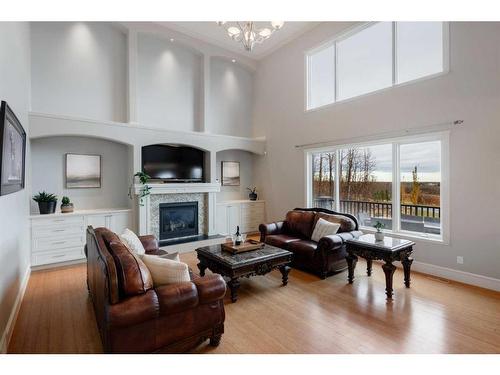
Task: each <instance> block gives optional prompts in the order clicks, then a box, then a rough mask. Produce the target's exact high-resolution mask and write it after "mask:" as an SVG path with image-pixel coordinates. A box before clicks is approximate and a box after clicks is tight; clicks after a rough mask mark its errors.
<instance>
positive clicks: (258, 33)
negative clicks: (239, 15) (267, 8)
mask: <svg viewBox="0 0 500 375" xmlns="http://www.w3.org/2000/svg"><path fill="white" fill-rule="evenodd" d="M284 24H285V23H284V22H282V21H273V22H271V26H270V27H263V28H260V29H259V28H257V27H256V26H255V23H254V22H250V21H245V22H226V21H219V22H217V25H219V26H221V27H224V29H226V32H227V35H228V36H229V37H230V38H231V39H233V40H234V41H235V42H238V43H242V44H243V46H244V47H245V50H247V51H251V50H252V49H253V46H254V45H255V44H256V43H257V44H260V43H262V42H264V41H265V40H266V39H269V37H270V36H271V35H272V34H273V33H274V32H276V31H278V30H279V29H281V28H282V27H283V25H284Z"/></svg>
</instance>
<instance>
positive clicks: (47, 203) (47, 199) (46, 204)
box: [33, 191, 57, 215]
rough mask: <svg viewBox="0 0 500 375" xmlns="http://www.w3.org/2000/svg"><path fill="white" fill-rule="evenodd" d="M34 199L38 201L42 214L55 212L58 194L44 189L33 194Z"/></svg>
mask: <svg viewBox="0 0 500 375" xmlns="http://www.w3.org/2000/svg"><path fill="white" fill-rule="evenodd" d="M33 200H34V201H35V202H37V203H38V209H39V210H40V215H46V214H53V213H54V212H56V207H57V195H54V194H49V193H46V192H45V191H42V192H39V193H38V194H37V195H35V196H33Z"/></svg>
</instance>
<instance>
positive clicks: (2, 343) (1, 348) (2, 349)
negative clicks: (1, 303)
mask: <svg viewBox="0 0 500 375" xmlns="http://www.w3.org/2000/svg"><path fill="white" fill-rule="evenodd" d="M30 275H31V268H30V266H29V265H28V267H27V268H26V272H25V273H24V275H23V278H22V279H21V283H20V285H19V291H18V292H17V296H16V300H15V302H14V306H13V307H12V311H11V313H10V316H9V320H8V321H7V324H6V325H5V330H4V332H3V334H2V338H1V340H0V353H1V354H6V353H7V350H8V348H9V342H10V339H11V337H12V333H13V332H14V326H15V324H16V321H17V316H18V315H19V310H20V309H21V303H22V302H23V299H24V293H25V292H26V288H27V286H28V281H29V278H30Z"/></svg>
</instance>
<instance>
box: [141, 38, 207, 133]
mask: <svg viewBox="0 0 500 375" xmlns="http://www.w3.org/2000/svg"><path fill="white" fill-rule="evenodd" d="M137 43H138V47H137V51H138V56H137V117H138V122H139V123H141V124H142V125H144V126H153V127H159V128H162V129H170V130H187V131H195V130H199V121H198V119H199V111H200V88H201V69H202V66H201V57H200V55H198V54H196V53H194V52H193V51H191V50H189V49H187V48H184V47H181V46H178V45H177V44H175V43H172V42H170V41H169V40H167V39H165V38H161V37H157V36H154V35H152V34H139V35H138V38H137Z"/></svg>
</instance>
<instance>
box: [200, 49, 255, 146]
mask: <svg viewBox="0 0 500 375" xmlns="http://www.w3.org/2000/svg"><path fill="white" fill-rule="evenodd" d="M208 105H209V121H208V124H209V125H208V127H209V129H208V130H209V131H210V132H211V133H215V134H227V135H236V136H241V137H248V136H251V135H252V107H253V73H251V72H250V71H248V70H246V69H245V68H243V67H242V66H241V65H239V64H238V63H232V62H231V61H228V60H226V59H222V58H211V59H210V96H209V101H208Z"/></svg>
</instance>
